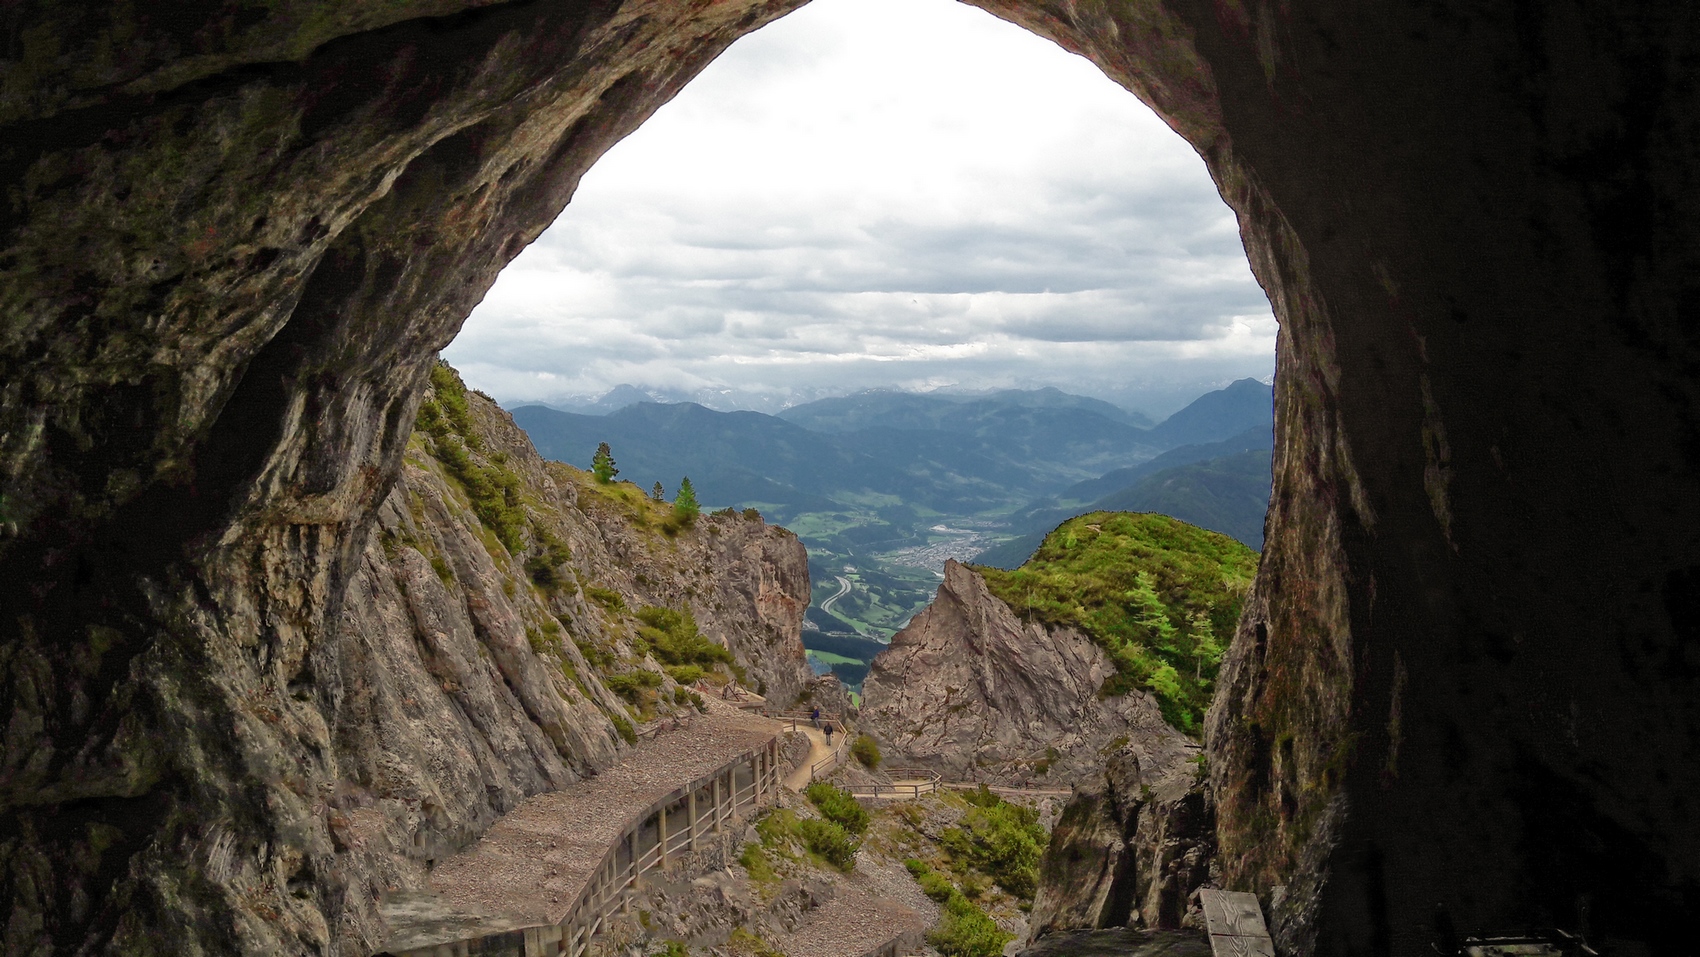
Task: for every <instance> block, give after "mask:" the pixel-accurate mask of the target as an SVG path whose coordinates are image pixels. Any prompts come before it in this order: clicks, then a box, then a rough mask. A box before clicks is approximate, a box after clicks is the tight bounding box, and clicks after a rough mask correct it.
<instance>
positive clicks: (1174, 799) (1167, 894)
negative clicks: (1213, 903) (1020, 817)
mask: <svg viewBox="0 0 1700 957" xmlns="http://www.w3.org/2000/svg"><path fill="white" fill-rule="evenodd" d="M1198 756H1199V755H1198V752H1197V751H1196V750H1192V751H1190V752H1189V753H1187V754H1185V755H1173V754H1163V753H1157V754H1153V753H1151V752H1149V751H1143V752H1142V750H1141V749H1137V748H1128V749H1124V750H1122V751H1118V752H1117V753H1115V754H1113V755H1111V756H1110V757H1109V759H1108V760H1107V761H1106V762H1105V763H1104V766H1103V769H1102V770H1101V771H1100V773H1099V774H1098V776H1097V778H1096V780H1092V781H1089V782H1086V783H1084V784H1083V786H1082V787H1080V788H1079V789H1077V790H1076V791H1075V795H1074V798H1073V799H1072V800H1070V801H1069V803H1068V806H1067V807H1065V808H1064V809H1063V812H1062V815H1061V817H1060V818H1059V819H1058V820H1057V824H1056V827H1055V828H1053V829H1052V831H1051V843H1050V845H1049V846H1048V847H1047V848H1046V849H1045V857H1044V860H1043V861H1042V862H1041V864H1040V868H1039V892H1038V894H1037V895H1035V897H1034V899H1033V913H1032V916H1031V918H1030V920H1029V931H1028V943H1030V944H1031V943H1033V942H1036V941H1038V940H1039V939H1041V938H1044V937H1048V936H1050V935H1053V934H1057V933H1062V932H1067V931H1075V930H1101V929H1105V928H1111V927H1129V928H1132V929H1135V930H1178V929H1180V928H1183V927H1184V928H1188V929H1193V930H1202V929H1203V928H1204V922H1203V915H1202V912H1201V911H1200V909H1199V906H1198V902H1197V900H1195V899H1194V896H1193V892H1194V891H1196V890H1197V889H1198V888H1200V887H1202V886H1205V885H1206V884H1211V883H1213V882H1214V881H1215V880H1216V879H1217V878H1218V874H1219V872H1218V869H1217V867H1216V860H1215V855H1216V814H1215V801H1214V800H1213V798H1212V796H1211V793H1210V788H1209V785H1208V782H1207V781H1206V780H1205V777H1204V775H1203V774H1202V773H1201V772H1202V769H1201V768H1200V766H1199V765H1198V764H1197V762H1196V761H1195V760H1194V759H1195V758H1197V757H1198ZM1142 757H1143V760H1142ZM1177 758H1179V760H1177Z"/></svg>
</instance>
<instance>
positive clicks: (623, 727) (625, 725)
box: [608, 714, 637, 744]
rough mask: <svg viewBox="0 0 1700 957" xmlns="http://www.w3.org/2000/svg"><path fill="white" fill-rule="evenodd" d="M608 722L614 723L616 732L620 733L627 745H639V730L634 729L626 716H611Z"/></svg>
mask: <svg viewBox="0 0 1700 957" xmlns="http://www.w3.org/2000/svg"><path fill="white" fill-rule="evenodd" d="M608 720H609V721H611V722H613V724H614V730H615V731H618V732H619V733H620V737H622V738H624V739H626V743H627V744H637V729H636V728H634V727H632V723H631V722H630V721H628V720H626V717H625V715H619V714H611V715H609V716H608Z"/></svg>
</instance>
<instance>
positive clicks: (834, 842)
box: [744, 808, 862, 877]
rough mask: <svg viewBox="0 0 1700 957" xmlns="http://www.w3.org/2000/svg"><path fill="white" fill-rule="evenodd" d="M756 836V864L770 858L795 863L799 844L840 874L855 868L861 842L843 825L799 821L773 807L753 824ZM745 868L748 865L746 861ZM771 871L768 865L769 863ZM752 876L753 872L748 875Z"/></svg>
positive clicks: (814, 820)
mask: <svg viewBox="0 0 1700 957" xmlns="http://www.w3.org/2000/svg"><path fill="white" fill-rule="evenodd" d="M756 833H757V834H758V835H760V836H761V849H762V857H761V858H759V859H758V864H762V863H767V862H769V861H770V859H771V858H773V857H780V858H784V859H786V860H793V861H794V860H796V859H797V853H796V851H795V850H794V849H793V846H794V844H796V843H801V844H802V846H803V848H804V849H805V850H806V851H808V852H809V853H810V854H813V855H815V856H816V857H818V858H820V859H821V860H823V861H825V862H826V863H828V864H830V865H832V866H833V867H836V868H838V869H839V870H841V871H848V870H850V869H851V868H852V867H855V866H856V852H857V851H859V850H861V848H862V842H861V840H860V839H859V838H858V837H856V836H855V835H853V834H851V833H850V832H849V831H847V830H845V829H844V827H843V826H841V825H839V824H836V823H834V822H832V821H828V820H822V819H820V818H799V817H797V815H796V814H795V813H794V812H792V811H789V810H787V809H785V808H775V809H774V810H772V811H769V812H768V813H767V814H765V815H763V816H762V818H761V819H760V820H758V821H756ZM744 866H745V868H749V867H750V864H749V863H748V862H746V863H745V864H744ZM768 866H769V867H770V868H771V864H768ZM751 876H752V877H754V871H752V872H751Z"/></svg>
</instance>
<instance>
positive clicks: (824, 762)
mask: <svg viewBox="0 0 1700 957" xmlns="http://www.w3.org/2000/svg"><path fill="white" fill-rule="evenodd" d="M849 753H850V736H849V735H847V734H845V735H840V736H839V738H838V743H837V744H836V745H833V748H832V752H831V753H830V754H828V755H827V756H826V757H824V758H821V759H820V760H819V761H816V762H815V763H813V764H811V765H809V780H810V781H811V782H812V781H814V779H815V778H818V777H820V776H821V775H822V774H825V773H826V772H828V771H831V770H832V769H833V768H836V767H838V766H839V765H840V764H843V763H844V757H845V755H847V754H849Z"/></svg>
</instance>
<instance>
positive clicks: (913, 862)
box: [903, 857, 932, 878]
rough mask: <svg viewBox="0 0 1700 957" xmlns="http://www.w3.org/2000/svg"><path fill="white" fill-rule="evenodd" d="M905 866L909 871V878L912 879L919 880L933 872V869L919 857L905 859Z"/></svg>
mask: <svg viewBox="0 0 1700 957" xmlns="http://www.w3.org/2000/svg"><path fill="white" fill-rule="evenodd" d="M903 866H904V867H905V868H907V869H908V870H909V876H910V877H917V878H918V877H920V876H921V875H922V874H928V873H931V872H932V868H930V867H928V866H927V862H926V861H923V860H921V859H920V858H918V857H906V858H904V859H903Z"/></svg>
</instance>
